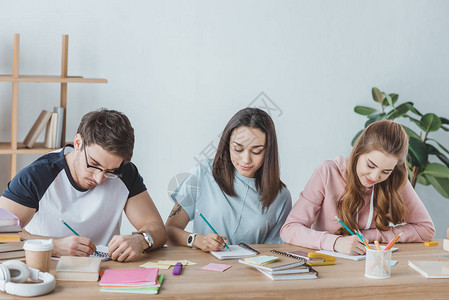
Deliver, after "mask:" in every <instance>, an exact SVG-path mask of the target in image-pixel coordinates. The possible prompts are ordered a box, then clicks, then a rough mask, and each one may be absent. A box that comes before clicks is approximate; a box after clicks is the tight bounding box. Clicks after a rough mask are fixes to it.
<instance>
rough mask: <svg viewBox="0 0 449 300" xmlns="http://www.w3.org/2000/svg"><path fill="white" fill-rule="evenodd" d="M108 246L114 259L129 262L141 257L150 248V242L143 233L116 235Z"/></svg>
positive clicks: (109, 252)
mask: <svg viewBox="0 0 449 300" xmlns="http://www.w3.org/2000/svg"><path fill="white" fill-rule="evenodd" d="M108 248H109V251H108V254H109V256H110V257H111V259H112V260H116V261H121V262H128V261H132V260H134V259H136V258H137V257H139V256H140V255H141V254H142V251H143V250H145V249H147V248H148V243H147V242H146V241H145V239H144V237H143V236H142V235H141V234H135V235H114V237H113V238H112V240H111V241H110V242H109V244H108Z"/></svg>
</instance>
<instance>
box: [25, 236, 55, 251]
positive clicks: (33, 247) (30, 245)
mask: <svg viewBox="0 0 449 300" xmlns="http://www.w3.org/2000/svg"><path fill="white" fill-rule="evenodd" d="M23 249H24V250H29V251H48V250H53V240H52V239H49V240H28V241H25V244H24V245H23Z"/></svg>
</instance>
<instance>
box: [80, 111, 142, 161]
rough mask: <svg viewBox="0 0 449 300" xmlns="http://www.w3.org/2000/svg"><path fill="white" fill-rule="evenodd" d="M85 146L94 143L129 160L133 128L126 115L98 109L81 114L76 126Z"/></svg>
mask: <svg viewBox="0 0 449 300" xmlns="http://www.w3.org/2000/svg"><path fill="white" fill-rule="evenodd" d="M78 133H79V134H81V135H82V136H83V139H84V143H86V146H88V145H90V144H96V145H98V146H100V147H101V148H103V149H104V150H106V151H108V152H111V153H113V154H114V155H118V156H120V157H122V158H123V161H124V163H127V162H129V161H131V157H132V156H133V149H134V129H133V128H132V126H131V122H129V119H128V117H126V116H125V115H124V114H123V113H121V112H118V111H116V110H107V109H104V108H102V109H100V110H97V111H91V112H89V113H87V114H85V115H84V116H83V118H82V119H81V122H80V124H79V126H78Z"/></svg>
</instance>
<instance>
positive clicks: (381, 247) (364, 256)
mask: <svg viewBox="0 0 449 300" xmlns="http://www.w3.org/2000/svg"><path fill="white" fill-rule="evenodd" d="M370 246H371V248H372V249H376V246H375V245H371V244H370ZM380 249H382V250H384V249H385V246H380ZM398 250H399V249H398V248H396V247H393V248H391V251H392V252H396V251H398ZM317 253H322V254H326V255H330V256H334V257H338V258H344V259H350V260H364V259H366V255H348V254H343V253H340V252H334V251H327V250H320V251H317Z"/></svg>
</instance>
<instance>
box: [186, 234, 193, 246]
mask: <svg viewBox="0 0 449 300" xmlns="http://www.w3.org/2000/svg"><path fill="white" fill-rule="evenodd" d="M192 241H193V236H191V235H189V238H188V239H187V243H188V244H191V243H192Z"/></svg>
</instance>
